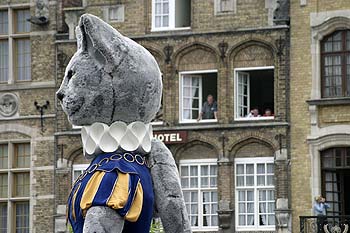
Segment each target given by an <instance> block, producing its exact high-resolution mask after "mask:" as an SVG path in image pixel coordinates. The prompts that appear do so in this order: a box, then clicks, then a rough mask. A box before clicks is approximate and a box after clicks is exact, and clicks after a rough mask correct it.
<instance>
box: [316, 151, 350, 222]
mask: <svg viewBox="0 0 350 233" xmlns="http://www.w3.org/2000/svg"><path fill="white" fill-rule="evenodd" d="M321 164H322V167H321V168H322V190H323V192H322V194H323V196H324V197H325V198H326V201H327V202H328V203H329V204H330V208H329V209H328V210H327V214H328V215H331V216H337V215H349V214H350V201H349V199H348V198H347V197H348V196H349V195H350V186H349V185H348V184H349V179H350V147H336V148H330V149H327V150H324V151H322V152H321Z"/></svg>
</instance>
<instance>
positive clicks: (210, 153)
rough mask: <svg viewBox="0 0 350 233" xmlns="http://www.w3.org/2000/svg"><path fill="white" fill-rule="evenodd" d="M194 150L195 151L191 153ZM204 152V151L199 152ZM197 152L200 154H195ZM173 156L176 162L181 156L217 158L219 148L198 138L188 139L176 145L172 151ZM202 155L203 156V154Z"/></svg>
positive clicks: (188, 157)
mask: <svg viewBox="0 0 350 233" xmlns="http://www.w3.org/2000/svg"><path fill="white" fill-rule="evenodd" d="M192 152H196V153H192ZM200 152H205V153H206V154H205V153H200ZM197 154H200V156H197ZM173 155H174V158H175V161H176V163H179V161H180V160H181V159H182V158H186V159H208V158H215V159H218V158H219V149H218V148H217V147H216V146H215V145H213V144H211V143H208V142H204V141H199V140H193V141H190V142H188V143H186V144H184V145H182V146H181V147H178V148H177V149H176V150H175V151H174V154H173ZM203 155H204V156H203Z"/></svg>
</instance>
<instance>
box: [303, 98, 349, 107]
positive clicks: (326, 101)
mask: <svg viewBox="0 0 350 233" xmlns="http://www.w3.org/2000/svg"><path fill="white" fill-rule="evenodd" d="M306 103H308V104H309V105H316V106H318V105H320V106H327V105H350V97H339V98H323V99H313V100H307V101H306Z"/></svg>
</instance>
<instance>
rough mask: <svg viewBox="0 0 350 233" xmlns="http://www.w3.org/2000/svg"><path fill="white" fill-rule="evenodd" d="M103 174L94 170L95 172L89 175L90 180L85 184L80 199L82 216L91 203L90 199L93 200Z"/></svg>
mask: <svg viewBox="0 0 350 233" xmlns="http://www.w3.org/2000/svg"><path fill="white" fill-rule="evenodd" d="M104 175H105V173H104V172H102V171H95V173H94V174H93V175H92V176H91V178H90V180H89V181H88V183H87V184H86V187H85V189H84V193H83V196H82V198H81V201H80V208H81V209H82V210H83V215H84V216H85V213H86V211H87V209H88V208H90V206H91V205H92V201H93V200H94V197H95V195H96V192H97V190H98V188H99V187H100V184H101V181H102V179H103V176H104Z"/></svg>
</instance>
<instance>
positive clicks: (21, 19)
mask: <svg viewBox="0 0 350 233" xmlns="http://www.w3.org/2000/svg"><path fill="white" fill-rule="evenodd" d="M27 19H30V11H29V10H27V9H26V10H15V32H16V33H27V32H30V22H29V21H28V20H27Z"/></svg>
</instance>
